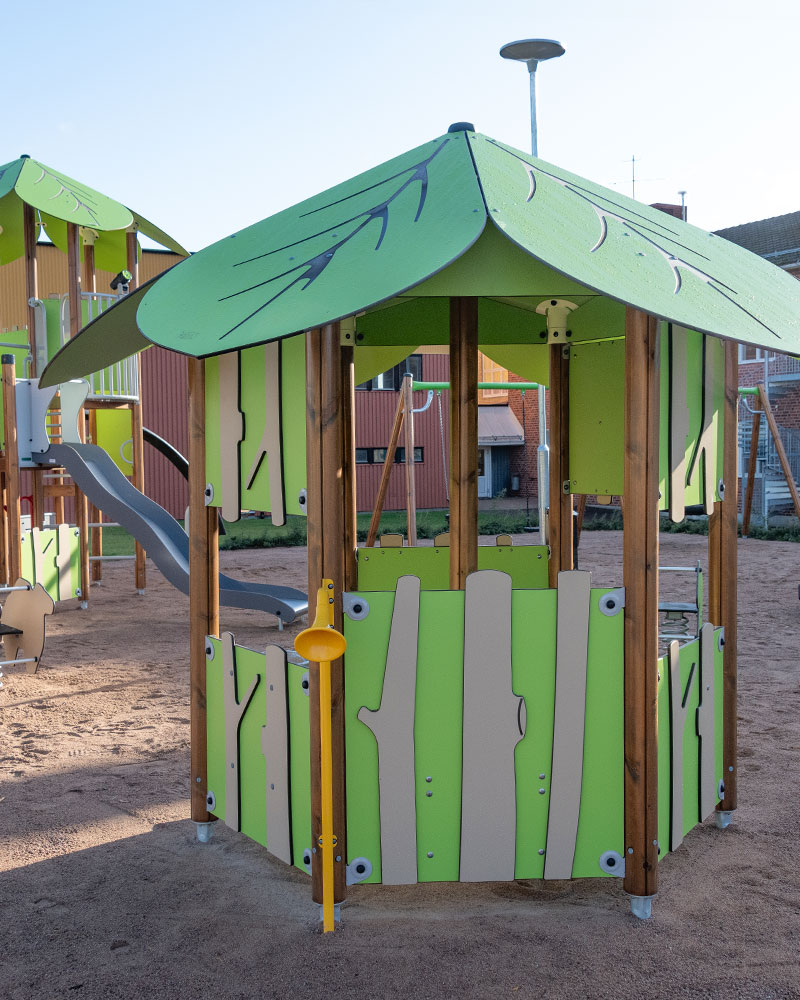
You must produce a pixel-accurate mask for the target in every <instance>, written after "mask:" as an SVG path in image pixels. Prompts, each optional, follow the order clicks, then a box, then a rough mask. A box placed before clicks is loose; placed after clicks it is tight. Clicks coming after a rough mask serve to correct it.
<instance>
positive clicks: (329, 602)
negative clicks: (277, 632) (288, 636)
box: [294, 580, 347, 663]
mask: <svg viewBox="0 0 800 1000" xmlns="http://www.w3.org/2000/svg"><path fill="white" fill-rule="evenodd" d="M346 646H347V640H346V639H345V637H344V636H343V635H342V633H341V632H337V631H336V629H335V628H334V627H333V585H332V584H331V581H330V580H323V581H322V586H321V587H320V588H319V590H318V591H317V613H316V617H315V618H314V624H313V625H311V626H310V627H309V628H307V629H304V630H303V631H302V632H301V633H300V634H299V635H298V636H297V638H296V639H295V640H294V648H295V649H296V650H297V652H298V653H299V654H300V655H301V656H302V657H303V659H305V660H312V661H313V662H314V663H325V662H326V661H327V662H330V661H331V660H338V659H339V657H340V656H341V655H342V653H343V652H344V651H345V648H346Z"/></svg>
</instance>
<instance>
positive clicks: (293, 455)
mask: <svg viewBox="0 0 800 1000" xmlns="http://www.w3.org/2000/svg"><path fill="white" fill-rule="evenodd" d="M281 436H282V439H283V487H284V494H285V497H286V513H287V514H302V515H303V516H305V514H306V507H305V506H302V505H301V504H300V500H299V497H300V490H302V489H304V488H305V485H306V338H305V337H304V336H299V337H289V338H287V339H286V340H284V341H283V342H282V343H281Z"/></svg>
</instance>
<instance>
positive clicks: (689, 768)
mask: <svg viewBox="0 0 800 1000" xmlns="http://www.w3.org/2000/svg"><path fill="white" fill-rule="evenodd" d="M692 668H694V676H693V679H692V689H691V691H690V692H689V697H688V700H687V702H686V707H687V708H688V714H687V716H686V725H685V727H684V730H683V832H684V835H685V834H687V833H688V832H689V831H690V830H692V829H694V827H696V826H697V824H698V823H699V822H700V816H699V812H700V809H699V801H700V740H699V739H698V737H697V729H696V728H695V718H696V713H697V706H698V705H699V704H700V644H699V642H697V640H695V641H694V642H690V643H687V644H686V645H685V646H682V647H681V688H682V690H683V692H684V697H686V685H687V684H688V682H689V676H690V674H691V672H692Z"/></svg>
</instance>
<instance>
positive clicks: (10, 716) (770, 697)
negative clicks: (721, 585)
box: [0, 532, 800, 1000]
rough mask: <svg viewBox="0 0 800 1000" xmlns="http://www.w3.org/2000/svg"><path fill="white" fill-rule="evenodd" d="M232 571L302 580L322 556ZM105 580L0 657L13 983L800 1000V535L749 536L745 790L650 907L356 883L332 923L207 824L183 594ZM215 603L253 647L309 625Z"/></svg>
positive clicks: (600, 576)
mask: <svg viewBox="0 0 800 1000" xmlns="http://www.w3.org/2000/svg"><path fill="white" fill-rule="evenodd" d="M525 540H530V539H529V538H520V539H519V540H518V541H519V542H523V541H525ZM621 547H622V540H621V535H620V534H618V533H616V532H586V533H584V535H583V538H582V540H581V549H580V556H581V568H582V569H591V570H592V571H593V581H592V582H593V585H595V586H618V585H619V584H620V583H621V580H622V572H621ZM697 559H700V560H701V562H702V563H703V564H704V566H705V564H706V539H705V538H701V537H695V536H687V535H663V536H662V554H661V563H662V564H663V565H692V564H693V563H694V562H695V561H696V560H697ZM221 568H222V569H223V571H225V572H228V573H230V574H232V575H235V576H240V577H242V578H249V579H254V580H256V579H262V580H267V581H270V582H274V583H284V584H289V585H293V586H296V587H299V588H302V589H303V590H305V586H306V584H305V575H306V565H305V550H304V549H262V550H249V551H237V552H225V553H223V554H222V558H221ZM104 576H105V578H104V581H103V583H102V585H101V586H99V587H97V588H96V589H95V590H93V592H92V599H91V604H90V608H89V610H88V611H80V610H79V608H78V602H77V601H70V602H65V603H63V604H60V605H58V607H57V611H56V613H55V614H54V615H53V616H52V617H51V618H50V619H49V620H48V640H47V647H46V649H45V656H44V662H43V664H42V666H41V668H40V669H39V672H38V673H37V674H36V675H33V676H31V675H28V674H26V673H25V672H24V667H11V668H7V669H6V670H5V674H6V677H5V687H4V688H3V689H2V690H1V691H0V998H2V1000H48V998H62V997H64V998H67V997H69V998H71V997H78V998H81V1000H90V998H92V1000H94V998H133V997H136V998H137V1000H138V998H142V1000H159V998H170V1000H194V998H200V997H205V996H209V997H218V998H220V1000H227V998H261V997H287V998H295V997H296V998H302V997H320V998H323V997H335V998H338V997H365V998H372V997H403V998H405V997H423V998H438V997H448V998H450V997H453V998H461V997H464V998H473V997H474V998H494V997H510V998H522V997H531V998H532V997H537V998H541V997H553V998H583V997H586V998H590V997H609V998H621V997H637V998H639V997H647V998H662V997H663V998H679V997H703V998H705V997H709V998H711V997H714V998H727V997H741V998H753V1000H755V998H759V1000H761V998H763V1000H767V998H772V1000H788V998H800V850H798V846H797V845H798V839H799V838H800V663H798V652H799V647H800V644H799V643H798V637H800V601H798V590H797V588H798V583H800V546H798V545H794V544H791V543H784V542H762V541H753V540H746V541H740V543H739V594H740V603H739V615H740V617H739V695H740V697H739V726H740V730H739V745H740V767H739V799H740V808H739V809H738V810H737V811H736V813H735V814H734V821H733V823H732V825H731V826H730V827H729V828H728V829H727V830H725V831H720V830H717V829H716V828H715V826H714V824H713V821H712V822H706V823H705V824H704V825H703V826H701V827H698V828H696V829H695V830H693V831H692V832H691V833H690V834H689V835H688V836H687V837H686V838H685V840H684V842H683V844H682V846H681V847H680V848H679V849H678V850H677V851H676V852H675V853H674V854H671V855H669V856H668V857H667V858H665V860H664V861H663V862H662V863H661V867H660V891H659V894H658V897H657V899H656V900H655V902H654V904H653V914H654V915H653V918H652V919H651V920H649V921H640V920H637V919H636V918H634V917H633V916H631V914H630V907H629V902H628V899H627V897H626V896H625V895H624V893H623V892H622V887H621V882H620V881H619V880H616V879H613V880H612V879H592V880H578V881H574V882H513V883H502V884H501V883H485V884H472V885H453V884H428V885H421V886H409V887H390V888H383V887H382V886H372V885H362V886H355V887H353V888H352V889H351V894H350V897H349V900H348V902H347V903H346V905H345V906H344V907H343V908H342V923H341V928H340V929H339V930H337V932H336V933H335V934H328V935H324V936H323V935H322V934H320V933H319V932H318V931H319V926H320V925H319V923H318V916H319V914H318V909H317V908H316V907H315V906H314V905H313V904H312V902H311V896H310V885H309V881H308V878H307V876H305V875H303V874H302V873H300V872H298V871H296V870H294V869H290V868H288V867H286V866H284V865H283V864H281V863H280V862H279V861H277V860H275V859H273V858H272V857H271V855H269V854H268V853H267V851H266V850H265V849H263V848H261V847H260V846H258V845H257V844H255V843H252V842H250V841H248V840H246V839H245V838H244V837H242V836H240V835H236V834H234V833H233V832H232V831H230V830H228V829H227V828H226V827H225V826H223V825H222V824H221V823H218V824H216V826H215V831H214V836H213V838H212V841H211V843H209V844H199V843H198V842H197V841H196V839H195V831H194V827H193V825H192V823H191V822H190V820H189V819H188V815H189V803H188V781H189V779H188V772H189V713H188V599H187V598H185V597H184V596H183V595H182V594H180V593H178V591H176V590H174V589H173V588H172V587H170V585H169V584H167V583H166V581H165V580H164V579H163V577H162V576H161V575H160V573H159V572H158V571H157V570H156V569H155V568H154V567H153V566H152V564H148V587H147V592H146V594H145V595H144V596H143V597H139V596H137V594H136V593H135V590H134V585H133V571H132V567H131V566H130V565H128V564H120V563H117V564H114V565H110V566H109V567H108V568H107V569H106V570H105V571H104ZM667 576H668V577H677V576H678V574H667ZM665 582H666V581H665ZM670 585H671V586H672V581H670ZM684 585H685V581H684ZM221 617H222V627H223V628H224V629H226V630H230V631H232V632H233V633H234V634H235V636H236V639H237V641H238V642H240V643H242V644H245V645H250V646H253V647H255V648H259V647H260V646H263V645H264V644H266V643H268V642H276V641H278V642H280V643H281V644H285V645H289V644H290V642H291V638H292V636H293V634H294V633H296V632H297V631H298V630H299V628H298V627H294V628H292V629H288V628H287V629H286V630H285V631H284V632H283V633H279V632H278V630H277V626H276V625H275V619H274V618H269V619H268V620H267V623H266V624H265V622H264V619H263V616H259V615H258V614H257V613H255V612H248V611H239V610H235V609H227V608H223V609H222V616H221ZM300 627H302V626H300Z"/></svg>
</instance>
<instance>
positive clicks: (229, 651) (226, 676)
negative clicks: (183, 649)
mask: <svg viewBox="0 0 800 1000" xmlns="http://www.w3.org/2000/svg"><path fill="white" fill-rule="evenodd" d="M222 671H223V695H224V699H225V823H226V824H227V826H229V827H230V828H231V829H232V830H236V832H237V833H238V832H239V806H240V788H239V727H240V726H241V723H242V717H243V716H244V713H245V712H246V711H247V706H248V705H249V704H250V701H251V699H252V697H253V694H254V693H255V690H256V688H257V687H258V682H259V677H258V675H256V676H255V677H254V678H253V679H252V681H251V682H250V687H249V688H248V689H247V691H246V693H245V694H244V696H243V697H242V700H241V701H239V700H238V696H237V691H236V644H235V642H234V638H233V633H231V632H223V633H222Z"/></svg>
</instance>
